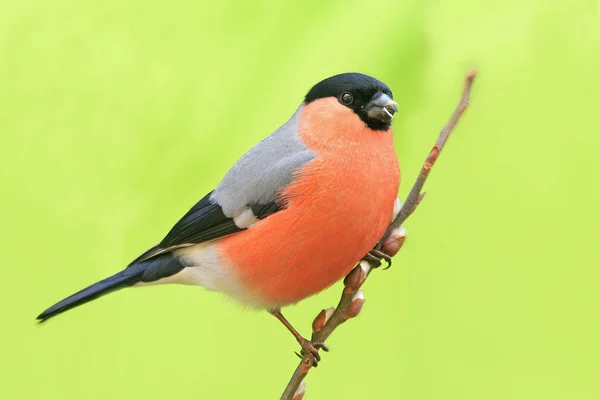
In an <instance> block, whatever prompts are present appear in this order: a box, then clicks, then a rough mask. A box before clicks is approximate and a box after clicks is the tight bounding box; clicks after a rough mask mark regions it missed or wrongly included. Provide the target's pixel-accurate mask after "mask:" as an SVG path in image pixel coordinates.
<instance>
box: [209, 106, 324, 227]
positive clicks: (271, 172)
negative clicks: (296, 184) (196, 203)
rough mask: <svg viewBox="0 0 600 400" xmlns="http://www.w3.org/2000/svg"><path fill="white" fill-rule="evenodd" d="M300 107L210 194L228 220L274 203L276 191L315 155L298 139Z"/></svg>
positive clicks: (250, 151)
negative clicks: (248, 209)
mask: <svg viewBox="0 0 600 400" xmlns="http://www.w3.org/2000/svg"><path fill="white" fill-rule="evenodd" d="M303 105H304V103H303V104H301V105H300V107H298V109H297V110H296V112H295V113H294V115H292V117H291V118H290V119H289V120H288V121H287V122H286V123H285V124H283V125H282V126H281V127H280V128H279V129H277V130H276V131H275V132H273V133H272V134H271V135H269V136H267V137H266V138H265V139H263V140H262V141H261V142H260V143H258V144H257V145H256V146H254V147H253V148H252V149H250V150H249V151H248V152H247V153H246V154H244V155H243V156H242V157H241V158H240V159H239V160H238V161H237V162H236V163H235V164H234V165H233V167H232V168H231V169H230V170H229V172H227V174H226V175H225V177H224V178H223V180H222V181H221V182H220V183H219V185H218V186H217V188H216V189H215V190H214V192H213V193H212V195H211V200H212V201H213V202H215V203H217V204H219V205H220V206H221V207H222V209H223V213H224V214H225V215H226V216H227V217H230V218H231V217H232V216H234V215H236V214H237V213H239V212H240V210H243V209H244V208H245V207H247V206H248V205H250V204H268V203H272V202H274V201H275V197H276V195H277V192H278V191H279V190H280V189H281V188H282V187H283V186H285V185H287V184H289V183H290V182H291V181H292V179H293V176H294V172H295V171H296V170H297V169H298V168H299V167H301V166H302V165H304V164H305V163H307V162H308V161H310V160H312V159H313V158H314V157H315V156H316V155H315V154H314V153H312V152H311V151H310V150H308V149H307V148H306V146H305V145H304V143H303V142H302V140H301V139H300V137H299V136H298V134H297V132H298V120H299V118H300V114H301V112H302V108H303Z"/></svg>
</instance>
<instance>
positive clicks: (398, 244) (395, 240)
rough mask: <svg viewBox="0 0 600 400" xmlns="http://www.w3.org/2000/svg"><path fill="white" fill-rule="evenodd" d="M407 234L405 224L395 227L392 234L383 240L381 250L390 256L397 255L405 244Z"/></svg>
mask: <svg viewBox="0 0 600 400" xmlns="http://www.w3.org/2000/svg"><path fill="white" fill-rule="evenodd" d="M406 234H407V232H406V228H405V227H403V226H401V227H400V228H398V229H394V230H393V231H392V234H391V235H390V236H389V237H388V238H387V239H385V241H384V242H383V246H382V247H381V251H383V252H384V253H385V254H388V255H390V256H395V255H396V254H398V252H399V251H400V249H401V248H402V246H403V245H404V241H405V240H406Z"/></svg>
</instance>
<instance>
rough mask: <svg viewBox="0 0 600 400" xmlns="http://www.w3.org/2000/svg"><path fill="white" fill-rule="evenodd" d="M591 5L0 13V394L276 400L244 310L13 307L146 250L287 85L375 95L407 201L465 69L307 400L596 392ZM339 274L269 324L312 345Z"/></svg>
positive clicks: (139, 293) (258, 127)
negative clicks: (398, 225)
mask: <svg viewBox="0 0 600 400" xmlns="http://www.w3.org/2000/svg"><path fill="white" fill-rule="evenodd" d="M599 4H600V3H598V2H597V1H596V0H575V1H571V2H566V1H560V0H555V1H524V0H508V1H502V2H493V3H492V2H482V1H476V0H464V1H451V2H450V1H446V2H442V1H424V0H410V1H409V0H403V1H378V2H367V1H364V0H363V1H348V0H345V1H341V0H337V1H327V2H324V1H306V0H302V1H286V2H282V1H252V2H240V1H235V2H232V1H222V2H192V1H180V0H172V1H169V2H159V1H135V0H108V1H103V2H91V1H75V0H71V1H68V0H55V1H52V2H45V1H39V0H38V1H34V0H19V1H3V2H2V3H1V5H0V99H1V103H0V135H1V136H0V137H1V139H0V140H1V142H0V143H1V144H0V152H1V154H0V165H1V169H0V179H1V187H2V200H1V201H2V207H1V208H0V213H1V215H0V217H1V221H2V222H1V226H2V228H1V229H0V232H1V235H2V237H1V241H2V250H3V251H2V253H3V258H2V279H0V289H1V290H0V300H1V303H0V304H2V329H1V330H0V332H1V333H0V335H1V346H2V352H1V355H0V397H1V398H2V399H106V398H110V399H115V400H117V399H164V398H174V399H206V398H215V399H220V398H223V399H241V398H244V399H275V398H278V396H279V394H280V392H281V390H282V389H283V387H284V386H285V384H286V382H287V380H288V378H289V376H290V375H291V372H292V370H293V368H294V366H295V365H296V363H297V359H296V357H295V356H294V355H293V353H292V351H293V350H296V347H297V346H296V345H295V343H294V341H293V339H292V338H291V336H290V335H289V334H288V333H286V332H285V331H284V329H283V328H282V327H281V326H280V325H279V324H278V323H277V322H276V321H275V320H274V319H273V318H272V317H270V316H269V315H267V314H266V313H259V312H253V311H248V310H244V309H242V308H241V307H239V306H237V305H236V304H233V303H232V302H231V301H223V298H222V297H221V296H219V295H216V294H213V293H208V292H206V291H204V290H203V289H201V288H195V287H175V286H163V287H154V288H144V289H136V290H127V291H122V292H119V293H116V294H113V295H111V296H108V297H105V298H103V299H102V300H100V301H97V302H94V303H91V304H89V305H87V306H85V307H81V308H78V309H76V310H74V311H72V312H70V313H68V314H66V315H64V316H62V317H60V318H57V319H55V320H52V321H51V322H49V323H48V324H45V325H43V326H39V325H36V324H35V322H34V317H35V316H36V315H37V314H38V313H39V312H40V311H42V310H43V309H44V308H46V307H47V306H49V305H51V304H52V303H53V302H55V301H57V300H59V299H61V298H62V297H64V296H66V295H69V294H71V293H72V292H74V291H76V290H78V289H80V288H81V287H83V286H85V285H87V284H89V283H92V282H94V281H96V280H98V279H100V278H103V277H105V276H107V275H109V274H112V273H113V272H115V271H116V270H118V269H119V268H121V267H123V266H124V265H126V264H127V263H128V262H129V261H130V260H131V259H132V258H134V257H136V256H137V255H138V254H139V253H140V252H141V251H143V250H145V249H146V248H148V247H149V246H151V245H153V244H154V243H155V242H156V241H157V240H159V239H160V238H161V237H162V235H163V234H164V233H166V232H167V230H168V229H169V228H170V227H171V225H172V224H173V223H174V222H175V221H176V219H177V218H179V217H180V216H181V215H182V214H183V213H184V212H185V211H187V209H188V207H190V206H191V205H192V204H193V203H194V202H195V201H196V200H197V199H198V198H200V197H201V196H203V195H204V194H205V193H206V192H208V191H209V190H211V189H212V188H213V187H214V186H215V185H216V183H217V182H218V180H219V179H220V178H221V177H222V175H223V174H224V173H225V172H226V170H227V169H228V167H229V166H230V165H231V164H232V163H233V162H234V161H235V160H236V159H237V158H238V157H239V156H240V155H241V154H242V153H243V152H244V151H246V150H247V149H248V148H250V147H251V146H252V145H253V144H254V143H256V142H257V141H259V140H260V139H261V138H263V137H264V136H266V135H267V134H268V133H270V132H271V131H272V130H273V129H275V128H276V127H278V126H279V125H280V124H281V123H283V122H284V121H286V120H287V118H288V117H289V116H290V115H291V113H292V112H293V111H294V110H295V108H296V106H297V105H298V104H299V103H300V101H301V100H302V97H303V95H304V94H305V92H306V91H307V90H308V89H309V88H310V86H311V85H312V84H314V83H316V82H317V81H318V80H320V79H322V78H324V77H327V76H330V75H332V74H335V73H340V72H346V71H361V72H364V73H368V74H372V75H374V76H376V77H378V78H380V79H381V80H383V81H384V82H386V83H387V84H388V85H389V86H391V87H392V89H393V90H394V93H395V97H396V99H397V100H398V102H399V103H400V106H401V112H400V116H399V117H398V118H397V119H396V120H395V137H396V145H397V150H398V154H399V157H400V160H401V165H402V167H403V177H404V183H405V185H404V186H403V187H402V188H401V194H402V195H403V196H404V195H406V193H407V192H408V189H409V185H410V184H411V183H412V181H413V179H414V177H415V175H416V173H417V171H418V168H419V167H420V165H421V163H422V161H423V160H424V158H425V156H426V154H427V152H428V151H429V149H430V147H431V145H432V144H433V141H434V140H435V137H436V136H437V133H438V131H439V129H440V128H441V127H442V126H443V124H444V123H445V121H446V119H447V118H448V116H449V115H450V112H451V111H452V109H453V107H454V105H455V102H456V100H457V99H458V96H459V93H460V89H461V86H462V80H463V76H464V74H465V73H466V72H467V70H468V69H469V67H471V66H477V68H478V69H479V77H478V80H477V83H476V85H475V89H474V93H473V96H472V107H471V108H470V109H469V111H468V113H467V115H466V117H465V118H464V119H463V121H462V122H461V123H460V125H459V127H458V129H457V130H456V132H455V134H454V136H453V137H452V139H451V141H450V143H449V146H448V147H447V149H446V151H445V153H444V154H443V155H442V157H441V159H440V161H439V163H438V164H437V167H436V169H435V170H434V173H433V174H432V176H431V179H430V180H429V182H428V184H427V188H426V190H427V192H428V196H427V198H426V200H425V201H424V203H423V204H422V206H421V207H420V209H419V211H418V212H417V213H416V214H415V215H414V217H412V218H411V219H410V220H409V221H408V223H407V228H408V230H409V240H408V242H407V245H406V246H405V248H404V249H403V251H402V252H401V253H400V255H398V256H397V257H396V262H395V264H394V267H393V268H392V269H391V270H389V271H385V272H383V271H378V272H377V273H375V274H374V275H373V276H372V277H371V279H370V280H369V282H368V283H367V285H366V287H365V292H366V299H367V302H366V304H365V307H364V309H363V313H362V314H361V315H360V317H359V318H357V319H356V320H354V321H353V322H351V323H349V324H348V325H346V326H344V327H342V329H340V330H339V331H337V332H336V333H335V334H334V336H333V337H332V338H331V340H330V341H329V345H330V347H331V348H332V352H331V353H328V354H326V355H325V356H324V362H323V363H322V365H321V366H320V367H319V368H318V370H316V371H314V372H313V373H311V374H310V376H309V378H308V382H307V383H308V388H307V398H309V399H315V400H316V399H338V398H344V399H346V398H348V399H364V398H369V399H415V400H421V399H423V400H425V399H444V400H450V399H461V400H467V399H488V400H492V399H523V400H524V399H528V400H529V399H567V398H568V399H578V400H584V399H598V398H600V381H599V380H598V372H599V370H600V341H599V340H598V339H599V337H600V327H599V324H598V307H599V306H600V295H599V294H598V293H599V292H598V287H599V284H600V272H599V269H598V267H599V262H598V239H599V236H600V235H599V234H598V225H597V224H598V222H599V218H598V206H597V205H598V202H599V200H600V196H599V195H600V190H599V188H598V167H597V163H596V160H597V149H598V146H599V145H600V111H599V110H600V92H599V91H600V80H599V78H598V73H599V71H600V5H599ZM338 296H339V285H338V286H336V287H334V288H333V289H331V290H329V291H327V292H325V293H322V294H321V295H319V296H316V297H314V298H311V299H309V300H307V301H305V302H303V303H301V304H300V305H298V306H296V307H293V308H290V309H288V311H287V314H288V317H289V318H290V319H291V320H292V321H293V322H294V323H295V324H297V326H298V327H299V328H301V329H302V330H303V331H304V332H306V333H308V331H309V327H310V322H311V321H312V319H313V317H314V316H315V315H316V313H317V312H318V311H319V310H320V309H321V308H324V307H328V306H332V305H334V304H335V303H336V301H337V299H338Z"/></svg>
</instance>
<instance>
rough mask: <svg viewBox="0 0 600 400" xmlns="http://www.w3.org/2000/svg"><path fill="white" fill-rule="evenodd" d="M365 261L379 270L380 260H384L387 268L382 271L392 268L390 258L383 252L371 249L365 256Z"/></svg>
mask: <svg viewBox="0 0 600 400" xmlns="http://www.w3.org/2000/svg"><path fill="white" fill-rule="evenodd" d="M365 259H366V260H367V261H371V262H373V263H375V268H379V267H380V266H381V260H385V262H386V263H387V266H386V267H385V268H384V269H388V268H389V267H391V266H392V257H390V256H389V255H388V254H386V253H384V252H383V251H380V250H377V249H373V250H371V251H370V252H368V253H367V255H366V256H365Z"/></svg>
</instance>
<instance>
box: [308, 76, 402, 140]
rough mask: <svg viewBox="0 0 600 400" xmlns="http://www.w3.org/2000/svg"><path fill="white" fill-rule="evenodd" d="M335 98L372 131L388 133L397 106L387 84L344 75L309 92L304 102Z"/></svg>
mask: <svg viewBox="0 0 600 400" xmlns="http://www.w3.org/2000/svg"><path fill="white" fill-rule="evenodd" d="M326 97H335V98H337V99H338V101H339V102H340V104H342V105H344V106H346V107H348V108H350V109H351V110H353V111H354V112H355V113H356V114H357V115H358V116H359V117H360V119H361V120H362V121H363V122H364V123H365V124H367V126H368V127H369V128H371V129H374V130H384V131H385V130H388V129H389V127H390V125H391V121H392V118H394V114H396V112H398V104H397V103H396V102H395V101H394V100H393V96H392V91H391V90H390V88H389V87H387V85H386V84H384V83H383V82H380V81H378V80H377V79H375V78H372V77H370V76H368V75H363V74H359V73H347V74H340V75H335V76H332V77H331V78H327V79H325V80H323V81H321V82H319V83H317V84H316V85H315V86H313V87H312V89H310V91H309V92H308V94H307V95H306V97H305V99H304V101H305V103H306V104H308V103H311V102H313V101H315V100H318V99H322V98H326Z"/></svg>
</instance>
